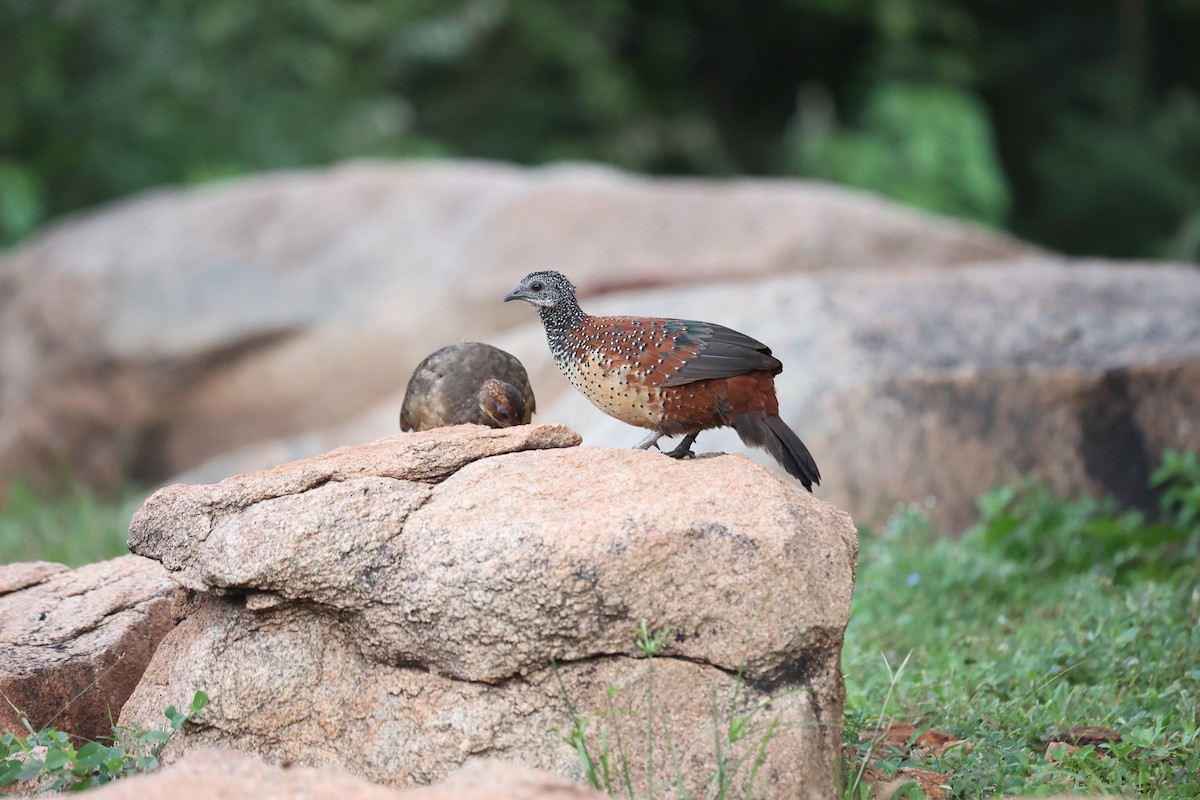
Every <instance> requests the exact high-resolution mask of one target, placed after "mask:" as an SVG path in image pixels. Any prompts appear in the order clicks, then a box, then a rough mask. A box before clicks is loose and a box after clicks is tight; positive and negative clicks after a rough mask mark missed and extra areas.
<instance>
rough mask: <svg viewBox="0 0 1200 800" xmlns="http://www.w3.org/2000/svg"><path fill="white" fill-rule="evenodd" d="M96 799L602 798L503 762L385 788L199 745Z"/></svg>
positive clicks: (108, 788)
mask: <svg viewBox="0 0 1200 800" xmlns="http://www.w3.org/2000/svg"><path fill="white" fill-rule="evenodd" d="M88 794H89V796H91V797H94V798H97V800H158V799H159V798H162V799H163V800H168V799H169V800H262V798H272V800H349V799H350V798H353V800H514V799H515V798H520V800H601V799H602V798H604V797H605V795H602V794H599V793H598V792H593V791H591V790H590V789H587V788H585V787H583V786H580V785H579V784H577V783H573V782H572V781H570V780H567V779H566V778H563V777H561V776H559V775H554V774H551V773H548V772H543V771H540V770H535V769H530V768H529V767H523V766H521V765H519V764H506V763H504V762H501V761H494V760H479V761H472V762H469V763H468V764H467V765H466V766H464V767H463V768H462V769H460V770H458V771H457V772H455V773H454V774H453V775H451V776H450V777H449V778H447V779H446V780H444V781H442V782H441V783H438V784H436V785H434V786H428V787H422V788H418V789H389V788H387V787H384V786H378V785H376V784H373V783H369V782H367V781H364V780H362V779H361V778H356V777H354V776H352V775H347V774H345V773H343V772H339V771H337V770H331V769H314V768H312V767H293V766H274V765H270V764H266V763H264V762H262V761H260V760H259V759H257V758H254V757H253V756H250V755H247V754H246V753H242V752H239V751H237V750H196V751H193V752H191V753H189V754H188V755H187V756H185V757H184V758H183V759H181V760H180V761H179V762H178V763H176V764H172V765H171V766H169V767H166V768H164V769H162V770H159V771H158V772H156V773H153V774H151V775H143V776H139V777H135V778H128V779H126V780H122V781H117V782H116V783H110V784H108V785H106V786H102V787H100V788H97V789H92V790H91V791H90V792H89V793H88Z"/></svg>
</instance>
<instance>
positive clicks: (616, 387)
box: [555, 350, 663, 428]
mask: <svg viewBox="0 0 1200 800" xmlns="http://www.w3.org/2000/svg"><path fill="white" fill-rule="evenodd" d="M555 362H556V363H557V364H558V367H559V369H561V370H562V372H563V374H564V375H565V376H566V377H567V380H569V381H570V382H571V385H572V386H574V387H575V388H576V389H578V390H579V391H580V392H581V393H582V394H583V396H584V397H586V398H587V399H588V400H591V401H592V404H593V405H595V406H596V407H597V408H599V409H600V410H601V411H603V412H604V413H606V414H608V415H609V416H610V417H615V418H616V419H619V420H621V421H622V422H624V423H627V424H629V425H636V426H638V427H640V428H656V427H658V425H659V423H660V422H661V421H662V417H663V403H662V396H661V392H660V391H659V389H658V388H657V387H656V386H654V385H652V384H651V383H650V382H648V381H646V380H644V376H642V375H641V374H640V372H639V370H638V368H637V365H636V364H635V363H631V362H628V361H624V360H621V359H619V358H614V357H612V356H610V355H606V354H605V353H603V352H597V351H586V350H585V351H583V352H576V353H567V354H564V356H563V357H561V358H560V357H559V356H558V355H557V354H556V355H555Z"/></svg>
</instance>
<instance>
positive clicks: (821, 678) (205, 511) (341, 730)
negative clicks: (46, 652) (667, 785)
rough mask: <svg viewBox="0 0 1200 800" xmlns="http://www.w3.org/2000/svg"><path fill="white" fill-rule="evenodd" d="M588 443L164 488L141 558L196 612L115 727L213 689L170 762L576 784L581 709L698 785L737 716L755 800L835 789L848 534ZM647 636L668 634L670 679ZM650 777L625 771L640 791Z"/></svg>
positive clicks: (714, 471)
mask: <svg viewBox="0 0 1200 800" xmlns="http://www.w3.org/2000/svg"><path fill="white" fill-rule="evenodd" d="M577 442H578V437H577V436H576V435H575V434H574V433H573V432H571V431H570V430H569V429H566V428H563V427H561V426H523V427H518V428H509V429H505V430H500V431H493V430H490V429H486V428H481V427H478V426H458V427H455V428H444V429H439V430H436V431H429V432H425V433H414V434H404V435H401V436H394V437H389V438H387V439H383V440H380V441H378V442H375V443H374V444H372V445H369V446H363V447H350V448H343V449H341V450H338V451H335V452H333V453H330V454H328V455H326V456H322V457H319V458H316V459H311V460H306V461H300V462H295V463H293V464H288V465H284V466H282V467H278V468H275V469H273V470H269V471H267V472H263V473H256V474H251V475H243V476H236V477H233V478H230V479H227V480H225V481H222V482H221V483H219V484H216V485H211V486H183V485H179V486H173V487H168V488H166V489H163V490H161V491H160V492H158V493H156V494H155V495H154V496H152V497H151V498H150V499H149V500H147V502H146V504H145V506H144V507H143V509H142V510H141V511H139V512H138V514H137V515H135V517H134V520H133V523H132V525H131V528H130V546H131V548H132V549H133V550H135V551H136V552H139V553H142V554H145V555H149V556H151V557H153V558H156V559H159V560H161V561H162V562H163V564H164V565H166V566H167V567H168V569H169V570H171V573H172V574H173V575H174V576H175V578H176V579H177V580H179V581H180V582H181V583H183V584H184V585H186V586H188V587H190V588H192V589H195V590H198V591H202V592H205V593H206V595H205V600H204V601H203V602H202V603H201V605H200V607H199V608H198V609H197V610H196V611H195V613H193V615H192V616H190V617H189V618H188V619H186V620H185V621H184V622H182V623H181V625H180V627H179V628H178V629H176V631H175V632H174V633H173V634H172V635H171V636H170V637H169V638H168V639H167V640H165V641H164V643H163V645H162V646H161V647H160V649H159V652H158V654H157V655H156V657H155V660H154V663H153V665H152V666H151V668H150V669H149V670H148V671H147V674H146V676H145V678H144V679H143V681H142V684H141V685H140V686H139V688H138V690H137V692H136V693H135V696H134V697H133V698H132V699H131V701H130V703H129V704H127V705H126V708H125V712H124V713H123V715H122V721H125V722H137V723H139V724H143V725H156V724H160V722H159V717H160V715H161V709H162V708H164V707H165V706H166V705H169V704H173V703H174V704H177V705H178V704H179V703H181V702H186V701H187V700H190V697H191V695H192V693H194V691H196V690H197V689H203V690H205V691H206V692H207V693H208V694H209V696H210V698H212V704H211V706H210V707H209V709H208V710H206V712H205V714H204V716H203V718H202V719H201V720H200V721H199V723H198V724H197V725H195V726H189V727H187V728H185V734H184V736H183V737H182V738H181V739H180V741H179V744H178V745H177V746H178V747H179V748H181V749H184V750H186V749H191V748H193V747H196V746H199V745H205V746H213V745H215V746H228V747H234V748H237V749H243V750H248V751H250V752H254V753H257V754H259V755H262V756H264V757H267V758H292V759H296V760H299V761H302V762H305V763H314V764H335V765H341V766H342V767H343V768H346V769H350V770H352V771H354V772H356V773H358V774H361V775H364V776H366V777H368V778H370V779H372V780H375V781H380V782H383V783H387V784H389V785H407V784H411V783H427V782H430V781H433V780H437V779H440V778H442V777H445V776H446V775H448V774H449V773H450V772H451V771H453V770H454V769H456V768H457V767H458V766H459V765H460V764H461V763H463V761H464V760H465V759H466V758H467V756H469V755H484V756H496V757H502V758H505V759H509V760H515V761H519V762H521V763H525V764H527V765H530V766H536V767H544V768H548V769H551V770H553V771H555V772H558V773H560V774H564V775H568V776H573V777H578V776H579V775H580V766H579V761H578V755H577V753H576V752H575V750H574V749H573V748H572V747H571V746H570V745H568V744H567V743H566V742H565V741H564V737H563V731H564V730H567V729H569V728H570V726H571V719H572V715H571V711H570V709H569V707H568V700H569V701H570V703H571V704H573V705H574V706H575V707H576V708H578V709H585V710H588V711H590V712H593V714H594V715H595V716H594V722H593V724H591V725H590V727H589V729H588V732H587V733H588V737H589V741H590V743H591V746H592V747H593V748H599V747H600V746H601V745H600V742H601V738H602V737H612V736H615V735H617V734H618V732H619V733H620V735H621V737H622V739H623V740H624V741H625V742H627V743H629V744H628V745H627V746H628V747H630V748H631V750H632V751H633V752H636V753H638V754H641V753H644V752H645V748H644V747H643V746H642V745H641V744H633V743H636V742H639V741H640V742H642V743H643V744H644V742H645V740H646V738H647V736H648V735H649V734H648V731H651V730H653V731H655V735H656V736H660V737H665V738H664V741H666V740H669V741H671V742H672V745H671V746H670V747H663V748H661V749H660V750H659V751H658V756H657V757H656V761H655V763H654V771H655V773H656V774H658V775H665V774H674V773H672V770H674V771H675V772H678V774H679V775H682V776H684V777H685V780H686V782H687V784H688V785H689V786H691V787H692V788H693V789H695V788H698V787H699V786H701V785H703V783H704V780H706V778H707V776H709V775H711V774H712V772H713V771H714V770H715V769H716V767H717V762H716V760H715V759H716V755H715V753H714V751H713V742H712V737H713V731H714V726H716V728H715V729H717V730H726V729H728V725H729V722H730V720H731V719H732V718H733V717H734V716H736V715H747V716H748V717H754V719H755V723H756V727H755V730H756V731H757V733H759V734H761V736H760V737H759V738H757V739H753V737H747V739H746V740H744V741H741V742H739V743H737V744H736V745H733V744H730V745H729V747H728V749H729V752H731V753H739V754H740V755H746V754H747V753H751V752H753V749H754V748H755V747H758V746H759V745H760V744H761V745H762V746H763V747H764V748H766V749H765V751H764V752H767V753H768V756H769V758H768V763H767V764H766V765H764V766H763V767H762V768H761V769H760V771H759V773H758V777H757V780H758V781H760V783H758V784H756V785H757V786H759V788H760V789H761V793H759V792H758V791H757V790H756V794H755V796H763V797H814V798H816V797H827V796H829V793H830V792H832V791H833V776H834V764H835V760H836V757H837V752H838V742H839V741H840V733H839V730H840V725H841V715H842V703H843V690H842V684H841V678H840V674H839V671H838V667H839V660H840V653H841V643H842V634H843V631H844V629H845V625H846V622H847V620H848V618H849V607H850V594H851V590H852V588H853V580H854V565H855V557H856V553H857V538H856V532H855V529H854V525H853V523H852V522H851V520H850V518H849V517H848V516H846V515H845V514H844V513H842V512H840V511H838V510H837V509H835V508H833V507H831V506H829V505H827V504H825V503H822V502H820V501H819V500H816V499H815V498H813V497H812V495H810V494H808V493H807V492H805V491H803V490H802V489H800V488H799V487H798V486H797V485H796V484H794V483H793V482H791V481H789V480H786V479H784V478H782V477H778V476H776V475H774V474H772V473H770V472H768V471H766V470H764V469H763V468H762V467H759V466H758V465H755V464H753V463H752V462H750V461H749V460H747V459H745V458H743V457H740V456H729V457H723V458H709V459H697V460H695V461H675V460H672V459H668V458H666V457H664V456H662V455H661V454H657V453H649V452H645V451H631V450H601V449H595V448H579V447H576V446H574V445H576V444H577ZM399 465H404V466H403V467H401V466H399ZM446 465H452V466H453V467H454V469H448V468H447V466H446ZM642 620H646V621H647V624H648V625H649V626H650V627H651V628H652V629H653V630H656V631H657V630H663V629H669V630H670V634H669V636H667V637H666V642H665V645H664V647H663V649H662V651H661V652H660V653H659V654H658V655H657V657H656V658H654V659H653V661H648V660H647V659H645V658H643V657H640V655H641V653H640V652H639V648H638V647H637V646H636V643H635V640H636V633H635V629H636V628H637V627H638V626H639V624H640V623H641V622H642ZM739 675H740V676H741V677H740V678H739ZM651 686H653V689H651ZM610 687H615V690H614V691H615V694H610ZM180 698H184V699H183V700H181V699H180ZM650 698H653V709H652V708H651V707H650ZM768 702H769V703H770V705H769V708H770V711H769V713H765V712H764V714H763V715H762V716H755V715H753V714H752V713H751V712H752V709H755V708H766V707H767V706H766V704H767V703H768ZM610 711H611V715H610V716H607V717H604V718H603V719H600V717H601V716H603V715H604V714H606V713H608V712H610ZM759 725H761V727H757V726H759ZM602 729H604V732H603V733H602ZM768 730H769V731H771V733H770V735H769V736H768V735H766V731H768ZM763 737H765V739H766V740H765V741H764V739H763ZM752 739H753V741H751V740H752ZM608 740H609V741H612V740H611V739H608ZM644 762H645V760H644V759H642V763H641V764H640V766H639V765H638V764H634V765H632V766H631V767H630V769H631V773H632V774H634V775H635V779H636V780H641V781H643V782H644V781H645V780H646V776H647V769H646V764H645V763H644ZM738 780H740V781H745V780H748V771H747V772H746V773H743V774H742V775H741V777H739V778H738ZM743 788H744V786H743Z"/></svg>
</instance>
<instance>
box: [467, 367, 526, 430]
mask: <svg viewBox="0 0 1200 800" xmlns="http://www.w3.org/2000/svg"><path fill="white" fill-rule="evenodd" d="M479 408H480V409H482V411H483V413H484V416H486V417H487V418H488V419H490V420H491V421H492V427H493V428H509V427H512V426H513V425H524V424H526V423H528V422H529V420H528V419H527V417H526V414H525V395H524V394H522V393H521V390H520V389H518V388H517V387H516V386H513V385H512V384H511V383H507V382H505V381H502V380H498V379H496V378H488V379H487V380H486V381H484V382H483V385H482V386H480V387H479Z"/></svg>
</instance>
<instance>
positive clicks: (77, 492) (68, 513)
mask: <svg viewBox="0 0 1200 800" xmlns="http://www.w3.org/2000/svg"><path fill="white" fill-rule="evenodd" d="M145 496H146V493H145V492H144V491H142V490H140V489H137V488H135V487H128V488H126V489H125V490H124V491H122V492H121V493H120V494H119V495H118V496H116V497H106V496H101V495H97V494H95V493H93V492H91V491H89V490H88V489H86V488H84V487H82V486H81V485H80V484H79V483H78V482H76V481H71V480H64V481H63V482H62V485H61V486H59V487H57V488H56V489H55V490H54V491H53V492H50V493H40V492H37V491H34V490H33V489H31V488H30V487H29V486H28V485H27V484H25V483H23V482H17V483H14V484H12V485H10V486H9V487H8V489H7V491H6V492H5V500H4V503H3V504H2V505H0V564H8V563H11V562H14V561H57V562H59V563H62V564H67V565H69V566H73V567H77V566H80V565H82V564H90V563H92V562H94V561H103V560H104V559H107V558H113V557H115V556H119V555H123V554H124V553H126V552H128V551H127V550H126V549H125V540H126V536H127V534H128V531H129V520H130V518H131V517H132V516H133V512H134V511H136V510H137V508H138V506H140V505H141V503H142V500H143V499H145Z"/></svg>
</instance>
